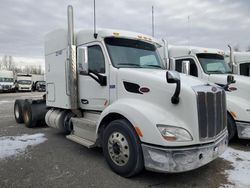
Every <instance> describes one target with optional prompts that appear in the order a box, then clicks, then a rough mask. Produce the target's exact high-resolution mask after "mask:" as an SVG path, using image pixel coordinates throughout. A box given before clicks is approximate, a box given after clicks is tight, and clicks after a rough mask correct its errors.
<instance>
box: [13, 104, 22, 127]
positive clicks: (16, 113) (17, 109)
mask: <svg viewBox="0 0 250 188" xmlns="http://www.w3.org/2000/svg"><path fill="white" fill-rule="evenodd" d="M23 105H24V100H16V101H15V104H14V116H15V119H16V122H17V123H23Z"/></svg>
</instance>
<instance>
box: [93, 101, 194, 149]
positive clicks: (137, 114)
mask: <svg viewBox="0 0 250 188" xmlns="http://www.w3.org/2000/svg"><path fill="white" fill-rule="evenodd" d="M110 113H118V114H120V115H122V116H124V117H125V118H126V119H128V120H129V121H130V123H131V124H132V125H133V126H134V127H138V128H139V129H140V130H141V132H142V136H141V137H140V140H141V141H142V142H145V143H151V144H155V145H162V146H166V145H168V146H171V145H173V146H176V144H177V145H180V146H181V145H182V146H183V145H190V144H191V143H192V142H188V143H183V142H181V143H176V142H175V143H169V142H167V141H166V140H164V139H163V138H162V136H161V134H160V132H159V131H158V128H157V127H156V125H157V124H165V125H175V126H176V125H181V126H182V127H186V126H185V122H181V121H180V120H179V118H177V117H175V114H171V113H170V112H169V111H166V110H164V109H162V108H160V107H159V106H156V105H154V104H152V103H149V102H147V101H143V100H139V99H128V98H126V99H120V100H117V101H116V102H114V103H112V104H111V105H110V106H108V107H107V108H106V109H105V110H104V111H103V112H102V114H101V116H100V118H99V121H98V124H97V128H96V134H97V132H98V130H99V127H100V124H101V122H102V120H103V118H105V117H106V116H107V115H109V114H110ZM183 124H184V125H183ZM187 130H188V129H187ZM188 131H190V130H188Z"/></svg>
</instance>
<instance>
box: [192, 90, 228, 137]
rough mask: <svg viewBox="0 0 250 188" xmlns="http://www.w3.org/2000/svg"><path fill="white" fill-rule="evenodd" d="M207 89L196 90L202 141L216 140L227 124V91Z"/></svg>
mask: <svg viewBox="0 0 250 188" xmlns="http://www.w3.org/2000/svg"><path fill="white" fill-rule="evenodd" d="M206 87H208V88H205V87H202V88H199V89H198V88H196V93H197V106H198V120H199V122H198V123H199V136H200V140H209V139H211V138H214V137H215V136H217V135H218V134H220V133H221V132H222V131H223V130H224V129H225V127H226V124H227V111H226V97H225V91H224V90H222V89H220V88H217V87H213V86H206ZM212 88H213V89H214V90H216V91H215V92H214V91H213V90H212ZM215 88H216V89H215Z"/></svg>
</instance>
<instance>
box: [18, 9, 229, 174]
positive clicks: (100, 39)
mask: <svg viewBox="0 0 250 188" xmlns="http://www.w3.org/2000/svg"><path fill="white" fill-rule="evenodd" d="M160 46H161V44H160V42H159V41H157V40H156V39H154V38H152V37H151V36H147V35H144V34H141V33H136V32H130V31H123V30H116V29H98V30H97V32H93V30H79V31H78V32H74V29H73V9H72V7H71V6H69V7H68V29H58V30H54V31H52V32H50V33H48V34H47V35H46V37H45V72H46V88H47V90H46V99H45V100H39V101H31V100H25V101H24V102H23V101H20V100H19V101H16V103H15V106H14V114H15V118H16V120H17V122H22V120H23V121H24V123H25V125H26V126H27V127H35V126H36V125H37V124H38V123H39V122H41V121H45V122H46V124H47V125H48V126H50V127H53V128H57V129H60V130H61V131H64V132H65V133H66V134H67V136H66V138H67V139H69V140H72V141H74V142H76V143H79V144H81V145H83V146H86V147H87V148H93V147H101V148H102V149H103V154H104V157H105V159H106V161H107V163H108V165H109V166H110V168H111V169H112V170H113V171H114V172H116V173H118V174H120V175H122V176H124V177H131V176H133V175H135V174H137V173H139V172H140V171H141V170H142V169H143V168H144V167H145V168H146V169H148V170H151V171H157V172H170V173H176V172H184V171H189V170H193V169H196V168H198V167H200V166H203V165H205V164H207V163H209V162H211V161H213V160H214V159H216V158H217V157H218V156H219V155H220V154H222V153H223V152H224V151H225V149H226V148H227V143H228V138H227V136H228V133H227V128H226V100H225V97H226V96H225V91H224V90H223V89H221V88H220V87H218V86H213V85H210V84H208V83H207V82H204V81H201V80H199V79H197V78H193V77H190V76H186V75H184V74H179V73H177V72H176V71H166V70H165V68H164V66H163V63H162V61H161V58H160V56H159V54H158V51H157V48H158V47H160ZM23 103H24V105H23V106H24V107H23V108H22V104H23ZM207 103H209V105H210V106H209V107H208V106H206V104H207ZM19 109H22V110H23V111H22V115H20V110H19ZM41 109H42V110H41ZM215 109H216V110H215ZM37 112H39V113H37ZM204 114H206V115H204ZM207 114H208V116H207ZM22 117H23V119H22ZM207 117H209V119H206V118H207ZM205 119H206V120H207V121H204V120H205Z"/></svg>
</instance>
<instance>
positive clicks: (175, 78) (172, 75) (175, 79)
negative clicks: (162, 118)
mask: <svg viewBox="0 0 250 188" xmlns="http://www.w3.org/2000/svg"><path fill="white" fill-rule="evenodd" d="M166 79H167V82H168V83H170V84H172V83H175V84H176V89H175V92H174V95H173V96H172V98H171V102H172V103H173V104H178V103H179V101H180V99H179V95H180V92H181V80H180V74H179V73H178V72H176V71H167V73H166Z"/></svg>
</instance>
